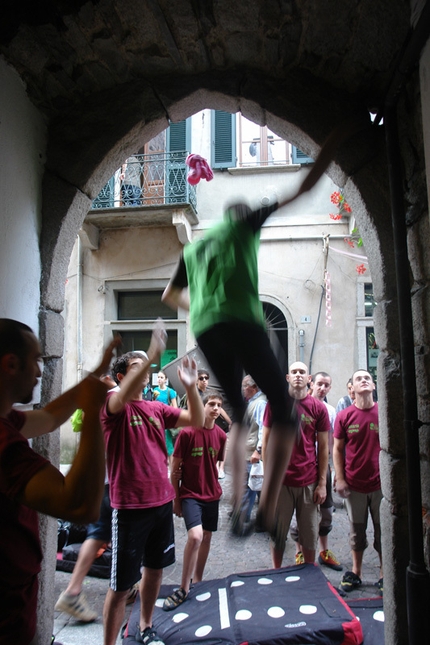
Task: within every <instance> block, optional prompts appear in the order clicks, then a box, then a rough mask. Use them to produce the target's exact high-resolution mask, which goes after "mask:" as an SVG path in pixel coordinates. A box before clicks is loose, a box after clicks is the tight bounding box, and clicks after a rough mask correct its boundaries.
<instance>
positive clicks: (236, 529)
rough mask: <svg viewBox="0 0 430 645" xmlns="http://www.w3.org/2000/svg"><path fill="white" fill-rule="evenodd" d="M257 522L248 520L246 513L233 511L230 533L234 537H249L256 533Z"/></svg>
mask: <svg viewBox="0 0 430 645" xmlns="http://www.w3.org/2000/svg"><path fill="white" fill-rule="evenodd" d="M254 526H255V522H253V521H251V520H250V521H249V522H248V521H247V520H246V517H245V513H244V512H241V511H233V512H232V514H231V517H230V534H231V535H232V536H234V537H241V538H245V537H249V536H250V535H251V534H252V533H254Z"/></svg>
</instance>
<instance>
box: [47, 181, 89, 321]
mask: <svg viewBox="0 0 430 645" xmlns="http://www.w3.org/2000/svg"><path fill="white" fill-rule="evenodd" d="M43 195H44V201H43V229H42V237H41V239H42V248H41V258H42V280H41V304H42V307H45V308H46V309H51V310H52V311H57V312H60V311H62V309H63V306H64V288H65V283H66V276H67V268H68V265H69V261H70V256H71V254H72V249H73V245H74V243H75V240H76V236H77V234H78V232H79V229H80V228H81V226H82V223H83V221H84V219H85V215H86V214H87V213H88V211H89V209H90V208H91V199H90V198H89V197H87V196H86V195H84V194H83V193H82V192H81V191H80V190H78V189H77V188H76V187H75V186H72V185H71V184H68V183H67V182H64V181H63V180H62V179H60V178H59V177H56V176H54V175H52V174H51V173H49V172H46V173H45V177H44V185H43Z"/></svg>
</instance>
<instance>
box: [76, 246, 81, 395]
mask: <svg viewBox="0 0 430 645" xmlns="http://www.w3.org/2000/svg"><path fill="white" fill-rule="evenodd" d="M76 254H77V262H76V354H77V369H76V371H77V379H78V380H77V382H78V383H79V382H80V381H81V380H82V274H83V267H82V242H81V237H80V235H78V239H77V249H76Z"/></svg>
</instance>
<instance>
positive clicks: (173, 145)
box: [167, 118, 191, 152]
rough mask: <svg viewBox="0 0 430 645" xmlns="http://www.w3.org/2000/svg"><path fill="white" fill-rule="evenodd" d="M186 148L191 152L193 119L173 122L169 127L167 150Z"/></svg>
mask: <svg viewBox="0 0 430 645" xmlns="http://www.w3.org/2000/svg"><path fill="white" fill-rule="evenodd" d="M179 150H181V151H182V150H186V151H187V152H191V119H190V118H189V119H185V120H184V121H179V123H171V124H170V126H169V127H168V128H167V151H168V152H176V151H179Z"/></svg>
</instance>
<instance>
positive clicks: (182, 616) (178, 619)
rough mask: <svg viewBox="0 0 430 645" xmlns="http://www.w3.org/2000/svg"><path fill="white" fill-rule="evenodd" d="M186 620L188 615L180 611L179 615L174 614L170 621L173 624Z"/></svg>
mask: <svg viewBox="0 0 430 645" xmlns="http://www.w3.org/2000/svg"><path fill="white" fill-rule="evenodd" d="M186 618H188V614H186V613H185V612H183V611H181V612H180V613H179V614H175V615H174V616H173V618H172V621H173V622H174V623H182V621H183V620H185V619H186Z"/></svg>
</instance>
